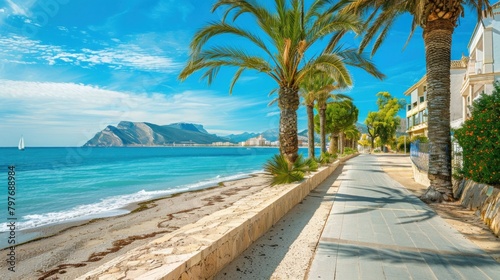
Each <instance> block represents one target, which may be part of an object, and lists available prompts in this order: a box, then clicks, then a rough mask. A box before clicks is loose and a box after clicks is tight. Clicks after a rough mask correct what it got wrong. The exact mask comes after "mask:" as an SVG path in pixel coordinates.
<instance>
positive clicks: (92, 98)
mask: <svg viewBox="0 0 500 280" xmlns="http://www.w3.org/2000/svg"><path fill="white" fill-rule="evenodd" d="M0 98H1V99H2V104H1V105H0V117H1V118H2V119H3V120H5V121H4V122H2V123H0V131H10V132H11V133H9V135H11V136H9V137H14V138H15V137H18V135H19V134H24V135H25V136H29V137H30V138H32V140H31V141H32V142H35V141H38V142H37V143H34V144H35V145H42V146H43V145H58V144H59V145H72V146H74V145H82V144H84V142H85V141H87V140H88V139H90V138H91V137H92V136H93V135H94V134H95V133H96V132H98V131H100V130H102V129H103V128H104V127H106V126H107V125H110V124H111V125H116V124H117V123H118V122H119V121H122V120H128V121H138V122H142V121H146V122H151V123H156V124H168V123H173V122H181V121H184V122H192V123H201V124H203V125H205V126H206V127H208V128H209V127H210V126H213V127H224V128H228V129H230V128H231V126H233V127H236V128H238V127H239V126H238V113H239V112H241V111H243V110H245V109H246V108H249V107H252V106H259V105H261V104H262V103H264V104H265V101H264V102H262V101H259V100H252V99H248V98H243V97H241V96H239V97H236V96H228V95H218V94H216V93H214V92H212V91H184V92H180V93H177V94H174V95H172V96H167V95H164V94H159V93H155V94H149V95H147V94H133V93H129V92H118V91H111V90H106V89H102V88H98V87H94V86H89V85H81V84H73V83H47V82H45V83H42V82H24V81H11V80H0ZM262 106H265V105H262ZM42 128H43V129H42ZM26 131H31V132H32V133H34V131H39V132H38V133H41V134H40V135H29V133H26ZM40 131H41V132H40ZM15 132H18V133H15ZM2 134H4V133H2ZM55 134H58V135H59V138H55V137H54V135H55ZM7 140H9V141H11V142H12V141H14V140H15V139H7V138H5V139H2V140H0V146H5V145H7V144H6V141H7ZM54 140H56V141H60V142H56V143H54V142H53V141H54ZM4 141H5V142H4ZM49 143H53V144H49ZM63 143H65V144H63Z"/></svg>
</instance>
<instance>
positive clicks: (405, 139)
mask: <svg viewBox="0 0 500 280" xmlns="http://www.w3.org/2000/svg"><path fill="white" fill-rule="evenodd" d="M405 142H406V143H405ZM410 143H411V141H410V137H408V136H404V135H401V136H399V137H398V140H397V143H396V148H397V149H398V151H404V152H405V153H408V152H409V151H410ZM405 146H406V151H405V150H404V149H405Z"/></svg>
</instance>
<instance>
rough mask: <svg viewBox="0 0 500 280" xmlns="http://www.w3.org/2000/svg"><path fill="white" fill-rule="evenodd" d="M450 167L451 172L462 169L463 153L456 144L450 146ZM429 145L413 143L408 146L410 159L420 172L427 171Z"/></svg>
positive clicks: (418, 142)
mask: <svg viewBox="0 0 500 280" xmlns="http://www.w3.org/2000/svg"><path fill="white" fill-rule="evenodd" d="M451 147H452V149H451V166H452V169H453V171H454V172H455V171H458V170H462V168H463V153H462V147H460V145H459V144H458V143H457V142H455V141H454V142H452V144H451ZM429 151H430V144H429V143H421V142H420V141H415V142H413V143H411V144H410V158H411V161H412V162H413V164H415V166H416V167H417V168H418V169H420V170H422V171H425V172H427V171H429Z"/></svg>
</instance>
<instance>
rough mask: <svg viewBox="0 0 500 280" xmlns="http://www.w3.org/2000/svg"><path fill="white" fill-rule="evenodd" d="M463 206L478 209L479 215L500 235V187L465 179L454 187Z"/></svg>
mask: <svg viewBox="0 0 500 280" xmlns="http://www.w3.org/2000/svg"><path fill="white" fill-rule="evenodd" d="M454 193H455V195H456V196H457V197H460V203H461V204H462V206H464V207H466V208H468V209H471V210H475V211H478V212H479V213H478V215H480V216H481V219H482V220H483V221H484V223H485V224H486V225H488V226H489V227H490V229H491V230H492V231H493V233H494V234H495V235H496V236H500V189H498V188H495V187H492V186H489V185H485V184H479V183H476V182H474V181H472V180H463V181H462V182H460V184H458V185H457V188H456V189H454Z"/></svg>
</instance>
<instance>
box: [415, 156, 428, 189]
mask: <svg viewBox="0 0 500 280" xmlns="http://www.w3.org/2000/svg"><path fill="white" fill-rule="evenodd" d="M411 166H412V168H413V179H414V180H415V182H417V183H419V184H421V185H424V186H427V187H428V186H430V185H431V182H430V181H429V178H428V177H427V172H425V171H423V170H420V169H418V167H417V166H416V165H415V164H414V163H413V161H412V162H411Z"/></svg>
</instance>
